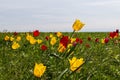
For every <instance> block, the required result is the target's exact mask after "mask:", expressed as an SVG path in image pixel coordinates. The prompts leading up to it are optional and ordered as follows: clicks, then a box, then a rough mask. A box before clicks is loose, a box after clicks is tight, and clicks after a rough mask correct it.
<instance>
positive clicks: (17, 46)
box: [12, 42, 20, 49]
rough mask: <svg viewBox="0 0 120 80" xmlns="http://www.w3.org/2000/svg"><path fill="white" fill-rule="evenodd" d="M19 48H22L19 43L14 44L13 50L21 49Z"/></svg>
mask: <svg viewBox="0 0 120 80" xmlns="http://www.w3.org/2000/svg"><path fill="white" fill-rule="evenodd" d="M19 47H20V45H19V44H18V43H16V42H13V44H12V49H17V48H19Z"/></svg>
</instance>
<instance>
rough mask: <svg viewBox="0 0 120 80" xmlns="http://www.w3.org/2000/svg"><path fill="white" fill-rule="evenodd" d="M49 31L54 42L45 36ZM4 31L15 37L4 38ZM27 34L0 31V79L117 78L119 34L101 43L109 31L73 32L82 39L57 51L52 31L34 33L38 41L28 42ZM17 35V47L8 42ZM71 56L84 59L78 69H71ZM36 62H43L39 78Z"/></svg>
mask: <svg viewBox="0 0 120 80" xmlns="http://www.w3.org/2000/svg"><path fill="white" fill-rule="evenodd" d="M29 34H30V35H32V33H29ZM50 34H52V35H53V36H54V37H56V40H57V42H56V43H55V45H53V46H52V45H51V44H50V40H51V39H50V38H49V40H46V36H50ZM62 34H63V35H64V36H71V35H72V33H62ZM6 35H7V36H9V38H10V37H13V38H14V40H12V41H10V39H9V40H5V37H6ZM26 35H27V33H18V34H16V35H15V34H14V33H0V80H58V79H60V80H120V36H118V37H117V38H113V39H110V38H109V41H108V42H107V43H102V42H101V39H105V38H107V37H109V33H107V32H106V33H102V32H93V33H92V32H75V33H74V34H73V35H72V38H75V39H76V38H79V39H81V40H82V42H81V43H77V44H76V45H75V46H72V47H70V48H66V50H65V51H64V52H62V53H60V52H59V51H58V47H59V43H60V39H61V37H57V36H56V34H55V33H40V35H39V36H37V37H34V38H35V39H40V40H42V42H41V43H40V44H37V43H35V44H31V43H30V42H29V41H28V40H27V39H26ZM16 36H20V37H21V40H20V41H17V42H18V43H19V45H20V47H19V48H17V49H13V48H12V47H11V46H12V45H13V42H14V41H16V40H15V39H16ZM96 38H98V41H96ZM43 44H44V45H46V46H47V49H46V48H45V49H46V50H42V49H41V46H42V45H43ZM68 49H70V51H71V52H70V51H69V52H68V51H67V50H68ZM73 57H76V58H83V59H84V61H85V62H84V64H83V65H81V66H80V71H79V72H78V71H71V70H70V63H69V59H72V58H73ZM35 63H43V64H44V65H45V66H46V71H45V73H44V74H43V75H42V76H41V77H40V78H39V77H36V76H34V74H33V72H34V66H35Z"/></svg>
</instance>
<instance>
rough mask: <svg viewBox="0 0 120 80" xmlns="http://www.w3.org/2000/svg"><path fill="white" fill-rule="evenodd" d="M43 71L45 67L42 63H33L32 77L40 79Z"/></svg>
mask: <svg viewBox="0 0 120 80" xmlns="http://www.w3.org/2000/svg"><path fill="white" fill-rule="evenodd" d="M45 70H46V66H44V65H43V64H42V63H40V64H37V63H35V67H34V75H35V76H36V77H41V76H42V75H43V74H44V72H45Z"/></svg>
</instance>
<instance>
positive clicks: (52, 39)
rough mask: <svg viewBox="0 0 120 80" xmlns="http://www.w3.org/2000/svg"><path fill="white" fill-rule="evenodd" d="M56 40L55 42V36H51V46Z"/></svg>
mask: <svg viewBox="0 0 120 80" xmlns="http://www.w3.org/2000/svg"><path fill="white" fill-rule="evenodd" d="M56 42H57V40H56V37H52V38H51V41H50V44H51V45H52V46H53V45H55V43H56Z"/></svg>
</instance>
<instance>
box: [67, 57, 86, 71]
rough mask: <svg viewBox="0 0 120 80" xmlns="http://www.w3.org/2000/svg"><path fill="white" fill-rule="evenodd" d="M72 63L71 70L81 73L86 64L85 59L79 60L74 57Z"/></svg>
mask: <svg viewBox="0 0 120 80" xmlns="http://www.w3.org/2000/svg"><path fill="white" fill-rule="evenodd" d="M69 62H70V70H71V71H75V70H77V69H78V70H77V71H79V70H80V68H81V65H82V64H83V63H84V61H83V58H80V59H77V58H76V57H73V58H72V60H70V59H69Z"/></svg>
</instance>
